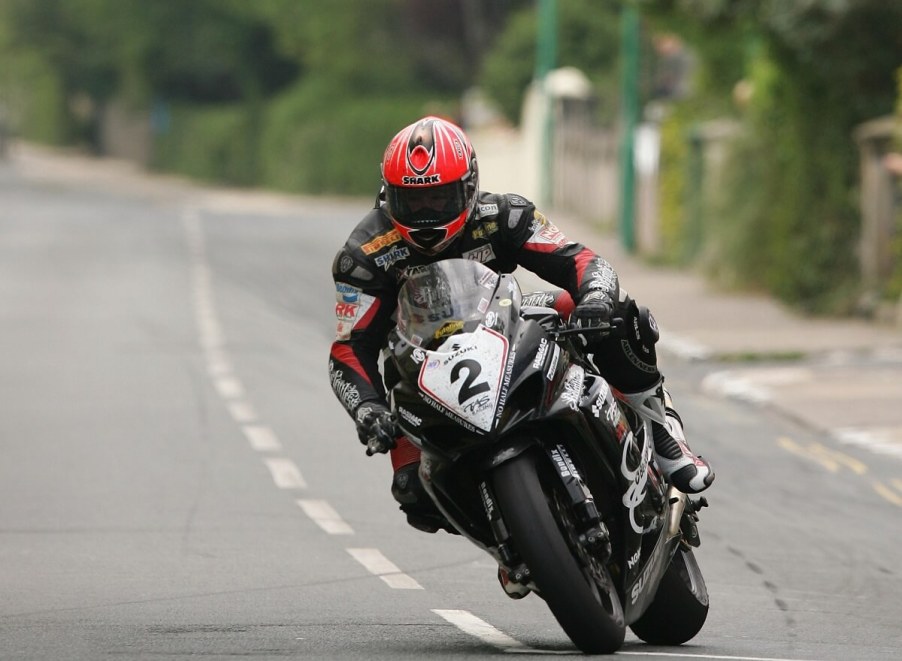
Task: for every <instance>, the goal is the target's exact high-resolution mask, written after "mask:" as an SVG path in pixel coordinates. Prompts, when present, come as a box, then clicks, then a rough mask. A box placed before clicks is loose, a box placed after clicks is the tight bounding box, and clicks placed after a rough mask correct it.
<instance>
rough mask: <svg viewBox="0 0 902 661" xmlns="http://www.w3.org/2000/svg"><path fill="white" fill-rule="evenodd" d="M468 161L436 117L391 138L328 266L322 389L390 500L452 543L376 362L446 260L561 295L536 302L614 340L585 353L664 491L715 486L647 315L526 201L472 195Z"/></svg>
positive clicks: (475, 183)
mask: <svg viewBox="0 0 902 661" xmlns="http://www.w3.org/2000/svg"><path fill="white" fill-rule="evenodd" d="M478 175H479V171H478V164H477V160H476V154H475V152H474V150H473V147H472V145H471V144H470V141H469V139H468V138H467V136H466V134H465V133H464V131H463V130H462V129H461V128H460V127H458V126H456V125H455V124H453V123H451V122H449V121H447V120H444V119H441V118H438V117H434V116H429V117H424V118H422V119H420V120H418V121H416V122H414V123H413V124H411V125H409V126H407V127H405V128H404V129H402V130H401V131H400V132H398V133H397V134H396V135H395V136H394V138H393V139H392V140H391V142H390V143H389V144H388V147H387V148H386V150H385V153H384V156H383V159H382V190H381V191H380V194H379V196H378V198H377V200H376V204H375V206H374V207H373V208H372V209H371V210H370V211H369V213H367V214H366V215H365V216H364V218H363V219H362V220H361V221H360V223H359V224H358V225H357V226H356V227H355V229H354V230H353V231H352V232H351V234H350V236H349V238H348V239H347V241H346V243H345V244H344V245H343V246H342V248H341V249H340V250H339V251H338V254H337V255H336V257H335V260H334V262H333V266H332V276H333V280H334V282H335V287H336V305H335V314H336V318H337V319H336V321H337V329H336V337H335V340H334V342H333V344H332V347H331V350H330V355H329V376H330V382H331V385H332V389H333V391H334V392H335V395H336V397H337V398H338V400H339V401H340V402H341V404H342V406H343V407H344V408H345V410H346V411H347V412H348V413H349V414H350V415H351V416H352V418H353V419H354V421H355V424H356V427H357V433H358V437H359V439H360V441H361V442H362V443H364V444H367V443H368V442H370V441H371V439H373V438H376V439H377V440H378V441H379V444H380V445H381V450H382V451H390V453H391V460H392V467H393V469H394V475H393V480H392V487H391V491H392V495H393V496H394V498H395V500H397V501H398V503H399V504H400V508H401V510H402V511H403V512H404V513H405V514H406V515H407V520H408V523H410V525H412V526H414V527H415V528H418V529H420V530H424V531H427V532H435V531H436V530H438V529H440V528H443V529H446V530H449V532H454V530H453V528H450V526H449V524H448V523H447V521H446V520H445V519H444V517H443V516H442V515H441V513H440V512H439V511H438V509H437V508H436V507H435V505H434V504H433V503H432V501H431V500H430V498H429V497H428V495H427V494H426V493H425V491H424V489H423V486H422V484H421V483H420V480H419V477H418V474H417V471H418V468H419V458H420V456H419V450H418V449H417V448H416V447H415V446H414V445H413V444H412V443H410V441H408V440H407V439H405V438H404V437H403V436H401V434H400V430H399V428H398V426H397V423H396V422H395V420H394V418H393V417H392V415H391V412H390V410H389V406H388V403H387V401H386V389H385V385H384V382H383V376H382V374H381V372H380V367H379V358H380V353H381V351H382V349H383V348H384V347H385V344H386V340H387V336H388V334H389V331H390V330H391V329H392V328H393V326H394V319H393V315H394V312H395V308H396V303H397V295H398V291H399V289H400V287H401V285H402V284H403V282H404V280H405V278H406V276H407V274H409V273H410V272H411V270H412V269H416V268H417V267H418V266H423V265H425V264H429V263H432V262H434V261H438V260H442V259H451V258H464V259H473V260H477V261H480V262H482V263H484V264H485V265H486V266H488V267H489V268H490V269H492V270H494V271H496V272H501V273H511V272H512V271H514V269H516V267H517V266H523V267H524V268H526V269H528V270H530V271H532V272H533V273H535V274H536V275H538V276H539V277H541V278H542V279H544V280H546V281H548V282H550V283H552V284H554V285H555V286H557V287H560V288H561V289H562V291H559V292H551V293H540V294H538V295H537V296H539V297H544V298H545V301H544V302H545V303H546V304H552V305H553V306H554V307H555V308H556V309H557V310H558V311H559V312H560V313H561V315H562V317H565V318H566V317H567V316H568V315H569V317H570V320H571V322H572V323H573V324H574V325H577V326H580V327H593V326H607V325H612V324H613V325H615V326H616V327H617V328H618V329H619V332H616V333H611V334H610V335H608V336H607V337H605V338H604V339H602V340H597V341H593V342H592V343H591V344H589V345H588V346H587V347H586V352H587V353H590V354H592V357H593V362H594V363H595V364H596V365H597V366H598V368H599V371H600V372H601V374H602V376H604V377H605V378H606V379H607V380H608V381H609V382H610V384H611V385H612V386H613V387H614V388H616V389H618V390H619V391H620V393H621V395H622V398H623V399H625V400H626V401H627V402H628V403H629V404H631V405H632V406H634V407H636V408H640V409H642V410H643V412H644V413H645V414H646V415H647V416H648V417H649V418H650V419H651V420H652V432H653V438H654V445H655V454H656V461H657V462H658V465H659V466H660V468H661V470H662V472H663V473H664V474H665V475H666V476H667V477H668V479H669V481H670V482H671V483H672V484H673V485H674V486H676V487H677V488H678V489H680V490H681V491H683V492H686V493H698V492H700V491H702V490H704V489H706V488H707V487H708V486H709V485H710V484H711V482H712V481H713V480H714V472H713V470H712V469H711V466H710V465H709V463H708V462H707V461H705V460H704V459H702V458H701V457H698V456H696V455H694V454H693V453H692V451H691V450H690V449H689V446H688V444H687V443H686V440H685V435H684V433H683V428H682V423H681V420H680V417H679V415H678V414H677V413H676V411H675V410H674V408H673V404H672V401H671V400H670V397H669V394H668V393H667V391H666V390H665V389H664V386H663V381H664V379H663V377H662V375H661V373H660V371H659V370H658V367H657V358H656V354H655V343H656V341H657V340H658V328H657V326H656V324H655V321H654V317H653V316H652V315H651V313H650V312H649V311H648V310H647V308H644V307H640V306H638V305H637V304H636V303H635V301H633V300H632V299H631V298H630V296H629V295H628V294H627V293H626V291H624V290H623V289H621V288H620V286H619V282H618V278H617V274H616V272H615V270H614V268H613V267H612V266H611V264H609V263H608V262H607V261H606V260H605V259H603V258H602V257H601V256H599V255H597V254H596V253H594V252H593V251H591V250H590V249H589V248H587V247H585V246H583V245H582V244H580V243H576V242H573V241H571V240H569V239H568V238H567V237H566V236H565V235H564V234H563V233H562V232H561V231H560V230H559V229H558V228H557V227H556V226H555V225H554V224H553V223H552V222H551V221H549V220H548V219H547V218H546V217H545V216H544V215H543V214H542V213H541V212H539V211H538V210H537V209H536V208H535V206H534V205H533V204H532V203H531V202H530V201H528V200H526V199H525V198H523V197H521V196H519V195H516V194H499V193H491V192H486V191H480V190H479V176H478Z"/></svg>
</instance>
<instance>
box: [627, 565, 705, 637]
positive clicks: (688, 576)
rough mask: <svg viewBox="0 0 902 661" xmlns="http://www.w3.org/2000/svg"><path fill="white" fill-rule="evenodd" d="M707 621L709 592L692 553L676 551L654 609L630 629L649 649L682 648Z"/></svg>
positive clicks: (643, 615)
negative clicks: (660, 647) (663, 646)
mask: <svg viewBox="0 0 902 661" xmlns="http://www.w3.org/2000/svg"><path fill="white" fill-rule="evenodd" d="M707 617H708V589H707V587H706V586H705V579H704V578H703V577H702V573H701V571H700V570H699V568H698V563H697V562H696V561H695V555H694V554H693V553H692V549H683V548H680V549H677V552H676V554H675V555H674V556H673V559H672V560H671V561H670V566H669V567H667V571H666V572H664V577H663V578H662V579H661V583H660V585H659V586H658V591H657V592H656V593H655V598H654V601H652V602H651V606H649V607H648V609H647V610H646V611H645V613H643V614H642V617H640V618H639V619H638V620H636V621H635V622H633V623H632V624H631V625H630V629H632V631H633V633H634V634H636V635H637V636H638V637H639V638H641V639H642V640H644V641H645V642H646V643H649V644H650V645H682V644H683V643H685V642H686V641H687V640H690V639H692V638H693V637H694V636H695V635H696V634H697V633H698V632H699V631H701V628H702V627H703V626H704V624H705V620H706V619H707Z"/></svg>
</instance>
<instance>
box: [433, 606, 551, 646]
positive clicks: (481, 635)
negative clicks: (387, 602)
mask: <svg viewBox="0 0 902 661" xmlns="http://www.w3.org/2000/svg"><path fill="white" fill-rule="evenodd" d="M432 612H433V613H435V614H436V615H438V616H440V617H443V618H444V619H445V620H447V621H448V622H450V623H451V624H453V625H454V626H456V627H457V628H458V629H460V630H461V631H463V632H464V633H466V634H469V635H471V636H473V637H474V638H478V639H479V640H481V641H482V642H484V643H487V644H489V645H491V646H492V647H496V648H498V649H500V650H503V651H505V652H528V653H531V654H535V653H540V652H538V650H534V649H530V648H529V647H526V645H524V644H523V643H521V642H520V641H519V640H515V639H513V638H511V637H510V636H508V635H507V634H506V633H504V632H502V631H499V630H498V629H496V628H495V627H493V626H492V625H491V624H489V623H488V622H485V621H484V620H480V619H479V618H478V617H476V616H475V615H473V614H472V613H470V612H469V611H462V610H441V609H438V608H433V609H432Z"/></svg>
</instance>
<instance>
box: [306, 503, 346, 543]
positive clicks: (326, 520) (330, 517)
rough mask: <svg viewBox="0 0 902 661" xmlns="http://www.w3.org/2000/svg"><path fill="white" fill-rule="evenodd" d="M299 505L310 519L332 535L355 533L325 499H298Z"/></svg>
mask: <svg viewBox="0 0 902 661" xmlns="http://www.w3.org/2000/svg"><path fill="white" fill-rule="evenodd" d="M297 502H298V505H299V506H300V508H301V509H302V510H304V513H305V514H306V515H307V516H309V517H310V519H311V520H312V521H313V522H314V523H315V524H316V525H318V526H319V527H320V528H322V529H323V530H325V531H326V532H327V533H329V534H330V535H353V534H354V530H353V528H351V526H349V525H348V524H347V523H345V522H344V520H342V518H341V517H340V516H339V515H338V512H336V511H335V510H334V509H332V506H331V505H330V504H329V503H327V502H326V501H325V500H306V499H301V500H298V501H297Z"/></svg>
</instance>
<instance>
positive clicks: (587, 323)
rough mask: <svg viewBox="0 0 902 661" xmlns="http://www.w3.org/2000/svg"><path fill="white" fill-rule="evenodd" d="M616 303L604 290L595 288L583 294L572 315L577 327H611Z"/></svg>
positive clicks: (573, 322) (571, 317)
mask: <svg viewBox="0 0 902 661" xmlns="http://www.w3.org/2000/svg"><path fill="white" fill-rule="evenodd" d="M613 314H614V304H613V302H612V301H611V297H610V296H609V295H608V294H606V293H605V292H603V291H599V290H593V291H590V292H588V293H587V294H586V295H585V296H583V297H582V298H581V299H580V300H579V303H578V304H577V305H576V308H574V310H573V313H572V314H571V315H570V319H571V323H572V324H573V325H574V326H575V327H576V328H610V327H611V324H612V319H611V317H612V316H613Z"/></svg>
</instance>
